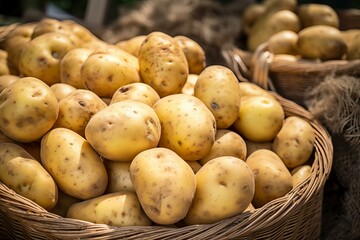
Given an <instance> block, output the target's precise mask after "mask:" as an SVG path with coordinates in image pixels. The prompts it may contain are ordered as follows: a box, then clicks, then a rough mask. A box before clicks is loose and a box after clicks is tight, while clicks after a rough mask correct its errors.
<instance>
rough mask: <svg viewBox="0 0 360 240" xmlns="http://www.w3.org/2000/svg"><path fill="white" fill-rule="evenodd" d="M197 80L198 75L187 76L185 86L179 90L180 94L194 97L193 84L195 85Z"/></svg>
mask: <svg viewBox="0 0 360 240" xmlns="http://www.w3.org/2000/svg"><path fill="white" fill-rule="evenodd" d="M198 78H199V75H197V74H193V73H191V74H189V75H188V77H187V80H186V83H185V85H184V86H183V88H182V89H181V93H183V94H187V95H190V96H194V91H195V84H196V81H197V80H198Z"/></svg>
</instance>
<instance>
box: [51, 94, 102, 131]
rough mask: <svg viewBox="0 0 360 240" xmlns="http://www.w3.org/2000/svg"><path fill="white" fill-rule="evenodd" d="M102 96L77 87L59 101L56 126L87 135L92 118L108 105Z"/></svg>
mask: <svg viewBox="0 0 360 240" xmlns="http://www.w3.org/2000/svg"><path fill="white" fill-rule="evenodd" d="M106 106H107V105H106V103H104V101H103V100H101V98H99V97H98V96H97V95H96V94H95V93H93V92H91V91H89V90H86V89H76V90H74V91H73V92H71V93H70V94H68V95H67V96H66V97H64V98H63V99H61V100H60V102H59V115H58V118H57V120H56V122H55V123H54V126H53V127H54V128H56V127H64V128H68V129H70V130H73V131H74V132H76V133H78V134H80V135H81V136H83V137H85V128H86V126H87V124H88V122H89V121H90V118H91V117H92V116H93V115H94V114H95V113H97V112H98V111H100V110H102V109H104V108H105V107H106Z"/></svg>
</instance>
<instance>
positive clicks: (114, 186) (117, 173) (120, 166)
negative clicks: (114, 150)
mask: <svg viewBox="0 0 360 240" xmlns="http://www.w3.org/2000/svg"><path fill="white" fill-rule="evenodd" d="M104 164H105V167H106V171H107V173H108V176H109V183H108V186H107V189H106V192H107V193H113V192H121V191H127V192H135V190H134V185H133V184H132V182H131V178H130V164H131V161H129V162H115V161H110V160H106V159H105V160H104Z"/></svg>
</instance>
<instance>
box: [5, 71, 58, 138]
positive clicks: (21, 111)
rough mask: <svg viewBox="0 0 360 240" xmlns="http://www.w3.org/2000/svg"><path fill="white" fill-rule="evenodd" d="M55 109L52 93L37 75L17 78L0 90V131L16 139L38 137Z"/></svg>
mask: <svg viewBox="0 0 360 240" xmlns="http://www.w3.org/2000/svg"><path fill="white" fill-rule="evenodd" d="M58 112H59V103H58V101H57V99H56V96H55V94H54V93H53V92H52V91H51V89H50V87H49V86H48V85H47V84H45V83H44V82H43V81H41V80H40V79H37V78H33V77H24V78H21V79H18V80H16V81H15V82H14V83H12V84H10V85H9V86H8V87H7V88H5V89H4V90H3V91H2V92H1V93H0V113H1V114H0V131H2V132H3V133H5V134H6V135H7V136H9V137H10V138H12V139H14V140H16V141H18V142H24V143H25V142H33V141H35V140H38V139H40V138H41V137H42V136H43V135H44V134H45V133H46V132H47V131H48V130H50V129H51V127H52V126H53V124H54V123H55V121H56V119H57V117H58Z"/></svg>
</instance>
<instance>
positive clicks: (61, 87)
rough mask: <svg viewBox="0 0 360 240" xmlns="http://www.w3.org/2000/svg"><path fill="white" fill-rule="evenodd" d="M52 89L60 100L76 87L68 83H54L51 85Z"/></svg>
mask: <svg viewBox="0 0 360 240" xmlns="http://www.w3.org/2000/svg"><path fill="white" fill-rule="evenodd" d="M50 88H51V90H52V91H53V93H54V94H55V97H56V99H57V100H58V102H60V100H61V99H63V98H64V97H65V96H67V95H68V94H70V93H71V92H73V91H75V90H76V88H74V87H73V86H71V85H69V84H67V83H54V84H53V85H51V86H50Z"/></svg>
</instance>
